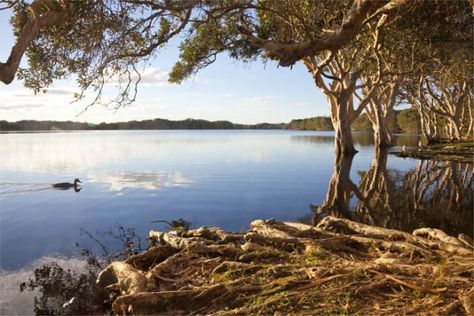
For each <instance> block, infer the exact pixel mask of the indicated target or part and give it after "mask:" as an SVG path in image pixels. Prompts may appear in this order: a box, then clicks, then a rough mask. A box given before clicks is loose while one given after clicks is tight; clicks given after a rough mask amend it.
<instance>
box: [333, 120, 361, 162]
mask: <svg viewBox="0 0 474 316" xmlns="http://www.w3.org/2000/svg"><path fill="white" fill-rule="evenodd" d="M339 113H340V112H339ZM341 116H342V117H341ZM347 121H348V119H347V117H345V115H339V118H338V119H336V120H334V119H333V125H334V131H335V135H334V137H335V140H334V145H335V148H336V156H341V155H354V154H355V153H357V152H358V151H357V150H356V149H355V147H354V140H353V138H352V130H351V124H350V123H348V122H347Z"/></svg>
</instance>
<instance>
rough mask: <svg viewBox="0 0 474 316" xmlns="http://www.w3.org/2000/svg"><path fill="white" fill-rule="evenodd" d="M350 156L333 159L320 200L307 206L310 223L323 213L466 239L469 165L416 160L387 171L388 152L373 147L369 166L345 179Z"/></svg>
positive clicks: (470, 197) (473, 202) (470, 185)
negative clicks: (438, 231)
mask: <svg viewBox="0 0 474 316" xmlns="http://www.w3.org/2000/svg"><path fill="white" fill-rule="evenodd" d="M353 158H354V157H353V156H345V157H340V158H338V159H336V160H335V164H334V171H333V175H332V177H331V180H330V181H329V186H328V191H327V195H326V198H325V200H324V201H323V202H322V204H321V205H320V206H312V207H311V208H312V209H313V212H314V219H313V220H314V222H318V221H319V220H320V219H321V217H323V216H325V215H334V216H340V217H345V218H349V219H352V220H356V221H359V222H364V223H368V224H371V225H376V226H381V227H388V228H395V229H400V230H404V231H408V232H411V231H413V230H414V229H416V228H419V227H434V228H440V229H442V230H444V231H445V232H447V233H448V234H451V235H457V234H459V233H464V234H467V235H469V236H471V237H472V235H473V231H472V228H473V227H472V224H473V205H474V200H473V189H474V182H473V166H472V164H462V163H457V162H449V161H433V160H419V161H418V163H417V166H416V168H414V169H411V170H409V171H407V172H400V171H399V170H396V169H390V168H387V161H388V152H387V151H385V150H380V149H376V150H375V153H374V158H373V159H372V162H371V164H370V167H369V168H368V170H366V171H360V170H358V174H359V177H360V180H359V184H358V185H356V184H355V183H354V182H353V181H352V180H351V177H350V172H351V166H352V161H353Z"/></svg>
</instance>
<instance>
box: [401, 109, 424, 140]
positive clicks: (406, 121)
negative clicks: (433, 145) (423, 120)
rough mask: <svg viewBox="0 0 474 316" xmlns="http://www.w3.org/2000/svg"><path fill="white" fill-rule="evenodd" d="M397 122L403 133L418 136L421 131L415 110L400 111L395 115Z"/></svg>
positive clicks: (418, 117) (418, 116)
mask: <svg viewBox="0 0 474 316" xmlns="http://www.w3.org/2000/svg"><path fill="white" fill-rule="evenodd" d="M397 122H398V125H399V126H400V128H401V129H402V131H403V132H405V133H410V134H418V133H420V131H421V126H420V115H419V114H418V112H417V110H416V109H415V108H409V109H405V110H401V111H400V112H399V113H398V115H397Z"/></svg>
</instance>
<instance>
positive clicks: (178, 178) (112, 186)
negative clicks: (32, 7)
mask: <svg viewBox="0 0 474 316" xmlns="http://www.w3.org/2000/svg"><path fill="white" fill-rule="evenodd" d="M89 181H91V182H102V183H105V184H107V187H108V190H109V191H115V192H121V191H122V190H124V189H125V188H139V189H145V190H149V191H154V190H159V189H161V188H166V187H185V186H188V185H189V184H191V183H192V182H193V181H192V180H191V179H188V178H186V176H185V175H183V174H182V173H181V172H179V171H175V172H170V173H167V172H133V171H132V172H126V171H123V172H116V173H109V174H104V173H90V174H89Z"/></svg>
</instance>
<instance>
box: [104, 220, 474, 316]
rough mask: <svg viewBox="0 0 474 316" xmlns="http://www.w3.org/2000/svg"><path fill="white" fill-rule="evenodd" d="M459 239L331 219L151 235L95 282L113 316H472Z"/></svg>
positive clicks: (467, 247) (473, 290)
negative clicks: (106, 294)
mask: <svg viewBox="0 0 474 316" xmlns="http://www.w3.org/2000/svg"><path fill="white" fill-rule="evenodd" d="M461 237H462V236H460V238H455V237H452V236H448V235H446V234H445V233H444V232H442V231H439V230H433V229H428V228H423V229H418V230H416V231H415V232H414V233H413V234H408V233H404V232H400V231H396V230H391V229H384V228H378V227H373V226H368V225H364V224H360V223H356V222H351V221H349V220H345V219H339V218H334V217H327V218H325V219H323V220H322V221H321V222H320V224H319V225H318V226H317V227H313V226H308V225H304V224H298V223H280V222H276V221H274V220H268V221H262V220H257V221H254V222H252V223H251V229H250V230H249V231H248V232H247V233H246V234H243V235H242V234H230V233H226V232H224V231H222V230H221V229H218V228H200V229H196V230H190V231H179V232H178V231H172V232H168V233H164V232H154V231H152V232H150V238H151V239H152V240H153V241H154V244H155V245H154V246H153V247H151V248H150V249H149V250H147V251H145V252H143V253H141V254H139V255H135V256H133V257H131V258H129V259H128V260H126V261H125V262H115V263H112V264H111V265H110V266H109V267H108V268H107V269H105V270H104V271H103V272H102V273H101V274H100V276H99V280H98V282H99V284H101V285H102V286H104V287H106V288H107V289H108V290H109V291H110V293H111V296H112V297H114V298H116V299H115V301H114V302H113V304H112V308H113V310H114V312H115V313H116V314H120V315H125V314H135V315H136V314H160V313H171V314H222V315H224V314H225V315H227V314H229V315H234V314H265V315H266V314H274V313H275V312H280V313H283V314H288V313H293V314H308V313H311V314H330V313H333V314H334V313H337V314H341V313H345V314H353V313H359V314H361V315H362V314H363V315H369V314H370V315H374V314H375V315H385V314H417V313H421V314H425V313H429V314H439V315H452V314H456V315H472V314H473V300H474V287H473V277H474V266H473V262H474V261H473V260H474V254H473V248H472V244H470V243H469V240H468V239H466V238H461Z"/></svg>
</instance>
